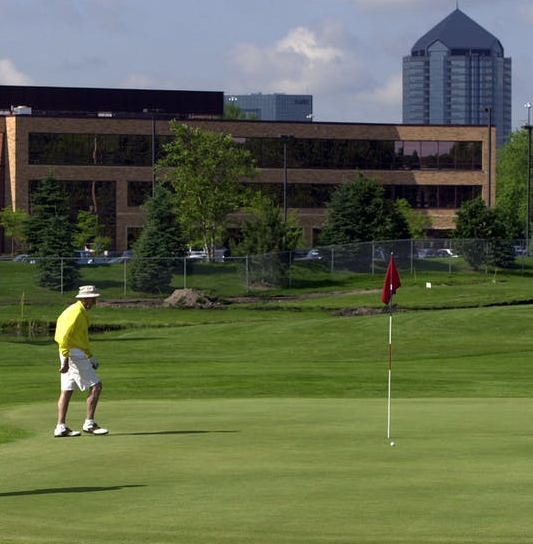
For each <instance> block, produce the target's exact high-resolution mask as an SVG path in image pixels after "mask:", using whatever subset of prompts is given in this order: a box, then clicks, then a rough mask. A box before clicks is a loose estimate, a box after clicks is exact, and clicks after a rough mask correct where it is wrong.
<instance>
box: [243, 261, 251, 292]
mask: <svg viewBox="0 0 533 544" xmlns="http://www.w3.org/2000/svg"><path fill="white" fill-rule="evenodd" d="M248 267H249V260H248V255H246V264H245V272H244V277H245V280H244V281H245V282H246V293H249V292H250V275H249V274H250V271H249V268H248Z"/></svg>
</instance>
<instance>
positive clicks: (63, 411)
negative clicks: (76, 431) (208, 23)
mask: <svg viewBox="0 0 533 544" xmlns="http://www.w3.org/2000/svg"><path fill="white" fill-rule="evenodd" d="M71 397H72V391H61V394H60V395H59V400H58V401H57V424H58V425H64V424H65V421H66V419H67V411H68V405H69V403H70V399H71Z"/></svg>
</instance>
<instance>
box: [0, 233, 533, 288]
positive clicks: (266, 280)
mask: <svg viewBox="0 0 533 544" xmlns="http://www.w3.org/2000/svg"><path fill="white" fill-rule="evenodd" d="M391 253H392V254H394V258H395V261H396V265H397V267H398V269H399V270H400V271H402V273H404V274H405V273H409V274H415V273H417V272H421V271H431V272H442V273H447V274H453V273H456V272H461V271H466V270H473V269H474V270H480V271H485V272H487V273H489V272H492V271H494V270H495V269H496V268H498V267H507V266H509V267H511V266H514V267H520V266H522V267H523V266H525V264H526V263H527V261H528V259H530V252H529V249H528V244H527V243H526V241H525V240H476V239H468V240H456V239H410V240H384V241H373V242H364V243H354V244H346V245H340V246H324V247H315V248H310V249H298V250H294V251H290V252H284V253H272V254H265V255H250V256H245V257H231V256H230V257H224V258H223V259H220V260H219V261H217V262H207V261H204V260H200V259H193V258H188V257H187V258H183V257H180V258H176V257H169V258H168V262H172V272H173V276H172V285H171V287H172V289H186V288H195V289H201V290H206V291H212V292H216V293H218V294H220V295H221V296H228V295H235V294H241V293H248V292H251V291H257V290H262V289H269V288H279V287H283V288H286V287H292V288H299V287H304V286H306V285H310V284H312V282H313V281H314V280H316V279H318V278H324V277H328V276H329V277H331V280H332V281H335V278H334V276H338V277H342V276H343V275H346V274H384V272H385V270H386V267H387V264H388V261H389V258H390V255H391ZM46 259H47V261H51V262H52V263H54V265H55V267H57V270H58V271H59V272H60V276H61V278H62V272H63V268H64V267H65V264H66V263H67V262H69V261H75V262H76V264H77V265H78V266H79V269H80V274H81V281H82V282H83V283H87V284H91V283H94V284H97V285H99V287H100V288H107V289H109V290H112V291H113V292H114V293H115V295H116V296H122V297H135V296H139V294H138V293H135V292H134V291H133V290H132V289H131V287H130V274H129V273H130V267H131V263H132V261H133V259H138V258H137V257H135V255H132V254H129V255H127V256H122V257H113V258H108V257H103V256H91V255H90V256H84V257H83V258H81V259H80V258H79V257H76V258H72V259H69V258H59V257H48V258H46ZM13 260H14V261H17V260H18V261H22V262H24V263H25V266H35V265H36V264H37V260H38V259H37V258H34V257H31V256H24V257H17V258H15V259H13ZM146 260H148V259H146ZM158 260H159V262H164V264H165V265H166V264H168V263H167V262H166V260H165V259H162V258H160V257H158ZM2 264H4V263H2ZM47 268H49V267H47ZM2 271H3V274H10V273H17V271H16V269H10V268H9V264H8V263H7V262H5V265H4V266H0V281H1V277H2V275H3V274H2ZM31 277H32V278H34V279H35V282H36V283H37V279H38V270H36V269H35V270H34V273H33V274H31ZM61 292H63V284H62V283H61Z"/></svg>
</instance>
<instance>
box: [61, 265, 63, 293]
mask: <svg viewBox="0 0 533 544" xmlns="http://www.w3.org/2000/svg"><path fill="white" fill-rule="evenodd" d="M61 294H63V257H61Z"/></svg>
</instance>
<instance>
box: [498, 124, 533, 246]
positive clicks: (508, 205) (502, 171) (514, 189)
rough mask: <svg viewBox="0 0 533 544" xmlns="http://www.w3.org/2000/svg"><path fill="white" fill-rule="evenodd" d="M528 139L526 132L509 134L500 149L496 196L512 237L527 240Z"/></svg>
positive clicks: (519, 131) (522, 130) (520, 131)
mask: <svg viewBox="0 0 533 544" xmlns="http://www.w3.org/2000/svg"><path fill="white" fill-rule="evenodd" d="M527 148H528V137H527V131H526V130H524V129H521V130H517V131H515V132H513V133H511V135H510V141H509V142H507V143H506V144H505V145H503V146H502V147H501V148H500V149H499V150H498V162H497V163H496V177H497V185H496V195H497V199H496V200H497V203H498V207H499V208H500V209H501V210H502V213H504V214H505V221H506V222H507V224H508V227H509V229H510V230H509V233H510V235H511V237H512V238H523V237H525V224H526V207H527V206H526V200H527V199H526V186H527V183H526V181H527V156H528V149H527Z"/></svg>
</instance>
